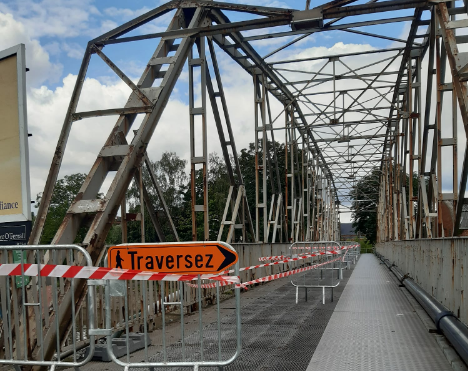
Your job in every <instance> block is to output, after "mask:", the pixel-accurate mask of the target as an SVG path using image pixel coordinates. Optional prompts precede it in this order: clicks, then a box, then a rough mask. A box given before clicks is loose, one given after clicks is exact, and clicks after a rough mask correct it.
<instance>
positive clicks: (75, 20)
mask: <svg viewBox="0 0 468 371" xmlns="http://www.w3.org/2000/svg"><path fill="white" fill-rule="evenodd" d="M91 3H92V1H91V0H67V1H66V0H42V1H40V2H36V1H32V0H21V1H17V2H11V3H10V5H7V4H5V3H0V11H1V12H4V13H10V14H13V15H14V16H15V19H17V20H18V21H20V22H21V23H22V24H24V26H25V28H26V29H27V31H28V32H29V34H30V35H33V36H34V38H40V37H43V36H49V37H60V38H64V37H75V36H79V35H82V34H88V32H89V29H90V24H89V21H90V14H93V15H96V14H99V11H98V10H97V9H96V7H94V6H92V5H91Z"/></svg>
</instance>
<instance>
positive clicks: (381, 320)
mask: <svg viewBox="0 0 468 371" xmlns="http://www.w3.org/2000/svg"><path fill="white" fill-rule="evenodd" d="M392 276H393V275H392V273H391V272H389V270H388V269H387V268H386V266H385V265H383V264H380V262H379V260H378V259H377V258H376V257H375V256H374V255H371V254H363V255H361V258H360V259H359V262H358V264H357V265H356V268H355V269H354V271H353V273H352V275H351V278H350V279H349V281H348V283H347V285H346V287H345V289H344V291H343V293H342V295H341V298H340V300H339V302H338V304H337V306H336V308H335V311H334V312H333V315H332V317H331V319H330V321H329V323H328V325H327V327H326V329H325V332H324V334H323V336H322V338H321V340H320V342H319V345H318V346H317V349H316V350H315V352H314V355H313V357H312V360H311V361H310V364H309V366H308V367H307V371H316V370H334V371H335V370H336V371H338V370H339V371H351V370H369V371H370V370H385V371H391V370H398V371H403V370H404V371H417V370H418V371H419V370H421V371H428V370H437V371H444V370H447V371H449V370H452V367H451V366H450V365H449V363H448V361H447V359H446V358H445V356H444V354H443V352H442V350H441V349H440V347H439V346H438V344H437V343H436V340H435V338H434V335H433V334H431V333H429V331H428V330H427V329H426V328H425V326H424V325H423V323H422V321H421V320H420V318H419V317H418V315H417V314H416V312H415V311H414V309H413V307H412V306H411V304H410V303H409V301H408V299H407V298H406V296H405V295H404V293H403V292H402V288H400V287H399V286H398V284H397V282H395V279H394V277H392Z"/></svg>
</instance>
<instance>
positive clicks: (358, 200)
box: [350, 167, 419, 244]
mask: <svg viewBox="0 0 468 371" xmlns="http://www.w3.org/2000/svg"><path fill="white" fill-rule="evenodd" d="M380 174H381V171H380V169H379V168H377V167H376V168H374V169H372V171H370V172H369V173H368V174H367V175H365V176H364V177H362V178H361V179H360V180H359V181H358V182H357V183H356V185H355V186H354V187H353V189H352V191H351V193H350V195H351V199H352V200H353V201H352V204H351V210H352V217H353V227H354V230H355V231H356V232H360V233H362V234H363V235H364V236H366V238H367V240H368V241H369V242H370V243H372V244H375V242H376V239H377V207H378V205H379V186H380ZM400 178H401V180H402V181H403V183H402V186H404V187H405V192H406V208H407V209H408V206H409V174H403V173H401V177H400ZM418 187H419V181H418V177H417V174H416V173H413V195H416V194H418ZM415 208H416V205H415ZM414 212H415V213H416V209H415V210H414Z"/></svg>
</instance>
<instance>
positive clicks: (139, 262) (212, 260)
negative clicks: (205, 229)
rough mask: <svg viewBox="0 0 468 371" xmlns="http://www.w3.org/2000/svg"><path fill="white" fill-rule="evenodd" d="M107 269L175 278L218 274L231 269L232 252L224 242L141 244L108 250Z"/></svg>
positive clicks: (233, 262)
mask: <svg viewBox="0 0 468 371" xmlns="http://www.w3.org/2000/svg"><path fill="white" fill-rule="evenodd" d="M107 259H108V267H110V268H122V269H133V270H139V271H151V272H159V273H175V274H185V273H186V274H207V273H220V272H223V271H224V270H226V269H227V268H229V267H230V266H232V265H234V264H235V263H236V262H237V260H238V256H237V253H236V251H235V250H234V249H233V248H232V247H231V246H229V245H228V244H227V243H224V242H173V243H154V244H151V243H141V244H124V245H118V246H112V247H110V248H109V250H108V252H107Z"/></svg>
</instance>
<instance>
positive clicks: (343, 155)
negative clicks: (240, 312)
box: [30, 0, 468, 355]
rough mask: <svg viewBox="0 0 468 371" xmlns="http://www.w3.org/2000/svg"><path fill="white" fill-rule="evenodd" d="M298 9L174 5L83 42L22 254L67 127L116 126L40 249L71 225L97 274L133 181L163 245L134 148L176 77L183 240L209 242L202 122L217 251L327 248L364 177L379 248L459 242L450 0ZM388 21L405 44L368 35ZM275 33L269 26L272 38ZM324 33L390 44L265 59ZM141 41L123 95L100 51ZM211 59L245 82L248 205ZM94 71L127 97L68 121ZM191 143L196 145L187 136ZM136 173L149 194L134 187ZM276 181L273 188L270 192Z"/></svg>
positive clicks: (143, 140)
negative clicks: (374, 199)
mask: <svg viewBox="0 0 468 371" xmlns="http://www.w3.org/2000/svg"><path fill="white" fill-rule="evenodd" d="M297 3H298V5H299V3H300V2H297ZM311 3H312V5H313V2H310V0H308V1H307V2H304V4H301V5H302V8H301V9H298V10H295V9H284V8H272V7H262V6H256V5H246V4H233V3H226V2H218V1H208V0H205V1H203V0H198V1H197V0H191V1H190V0H173V1H169V2H167V3H166V4H164V5H161V6H159V7H158V8H155V9H153V10H151V11H149V12H147V13H145V14H143V15H141V16H139V17H137V18H135V19H133V20H131V21H129V22H127V23H125V24H123V25H121V26H119V27H117V28H116V29H114V30H112V31H109V32H107V33H105V34H104V35H102V36H99V37H97V38H95V39H93V40H91V41H90V42H89V43H88V46H87V48H86V51H85V54H84V57H83V61H82V63H81V67H80V70H79V73H78V77H77V80H76V85H75V88H74V90H73V94H72V97H71V100H70V105H69V107H68V110H67V113H66V117H65V119H64V123H63V126H62V130H61V132H60V137H59V140H58V144H57V147H56V150H55V153H54V157H53V160H52V165H51V167H50V171H49V174H48V178H47V183H46V186H45V189H44V192H43V196H42V201H41V204H40V207H39V210H38V213H37V218H36V222H35V225H34V227H33V231H32V234H31V238H30V244H38V243H39V241H40V237H41V233H42V230H43V227H44V223H45V220H46V217H47V212H48V208H49V205H50V202H51V199H52V194H53V190H54V185H55V183H56V181H57V177H58V174H59V170H60V167H61V163H62V160H63V157H64V154H65V151H66V147H67V142H68V139H69V136H70V132H71V129H72V126H75V125H80V123H79V122H78V121H79V120H85V119H87V118H91V117H101V116H115V117H116V122H115V125H114V126H113V128H112V130H111V131H110V132H109V135H108V137H107V138H103V145H102V149H101V150H100V151H99V153H97V154H96V160H95V162H94V164H93V165H92V167H91V169H90V170H89V173H88V175H87V177H86V180H85V182H84V184H83V185H82V187H81V189H80V191H79V193H78V195H77V196H76V198H75V200H74V201H73V203H72V205H71V206H70V208H69V209H68V212H67V214H66V216H65V218H64V220H63V222H62V224H61V225H60V228H59V229H58V232H57V233H56V235H55V237H54V239H53V241H52V244H53V245H59V244H70V243H73V242H74V241H75V239H76V236H77V233H78V231H79V230H80V228H86V230H87V232H86V236H85V237H84V240H83V241H81V243H82V246H84V247H85V248H86V250H87V251H88V252H89V254H90V255H91V258H92V260H93V263H94V264H97V263H98V262H100V261H101V259H102V257H103V254H104V253H105V248H104V247H105V246H104V245H105V240H106V236H107V234H108V232H109V230H110V228H111V226H112V224H113V223H114V221H115V219H116V216H117V215H118V214H119V215H121V218H122V225H123V230H124V236H123V240H124V241H125V238H126V235H125V223H126V201H125V195H126V192H127V190H128V188H129V186H130V183H131V182H132V180H135V181H136V182H137V184H139V189H140V198H141V204H146V206H147V210H148V213H149V215H147V216H146V218H147V219H149V220H150V222H151V223H152V224H153V226H154V228H155V229H156V231H157V233H158V236H159V239H160V240H161V241H164V239H165V237H164V235H163V233H162V230H161V227H160V220H159V218H161V212H160V211H159V212H158V211H156V210H154V207H153V205H152V204H151V199H150V197H149V189H150V188H151V189H155V190H156V192H157V194H158V197H159V199H160V204H161V205H162V209H163V210H162V211H163V212H164V216H163V217H164V218H167V219H168V220H169V221H170V224H171V226H172V228H173V231H174V235H175V236H177V227H176V226H175V225H174V223H173V222H172V219H171V215H170V213H169V210H168V207H167V206H166V203H165V201H164V198H163V194H162V191H161V187H160V186H159V184H158V179H157V177H156V175H155V174H154V172H153V169H152V167H151V166H150V161H149V155H150V154H149V153H148V152H147V147H148V143H149V142H150V141H151V140H153V141H157V140H158V138H157V136H156V135H155V132H156V130H157V127H158V124H159V122H160V118H161V116H162V114H163V112H164V110H165V107H166V105H167V103H168V101H169V100H170V98H171V94H173V90H174V86H175V84H176V82H177V81H178V79H179V77H180V75H181V73H182V71H183V70H184V68H186V66H188V71H189V106H190V109H189V112H187V115H189V116H190V138H187V141H189V143H190V166H191V190H192V191H191V192H192V231H193V233H192V235H193V240H200V241H203V240H207V239H208V238H209V218H208V215H209V214H208V192H209V189H208V183H207V172H208V153H207V117H208V116H210V117H211V114H212V115H213V117H214V121H215V124H216V128H217V132H218V135H219V143H220V145H221V148H222V154H223V158H224V160H225V163H226V167H227V170H228V176H229V181H230V190H229V194H227V195H226V197H227V201H226V208H225V212H224V217H223V219H222V221H221V222H220V224H219V239H221V237H222V236H223V233H224V234H225V230H226V229H227V230H228V234H227V239H226V242H231V241H233V240H234V238H235V236H236V233H237V235H238V236H239V235H242V236H243V241H251V242H257V243H265V244H267V243H275V242H281V241H293V242H294V241H326V240H339V239H340V236H339V234H340V233H339V223H340V213H343V212H346V211H347V210H348V208H349V205H350V204H351V202H353V200H352V198H351V196H350V192H351V190H352V189H353V186H354V185H355V184H356V183H357V182H359V180H360V179H362V177H364V176H366V175H367V174H368V173H369V172H370V171H378V172H379V174H380V181H379V182H378V183H376V184H375V187H374V192H376V193H378V194H379V195H380V198H379V200H380V201H379V204H378V205H375V210H374V212H375V211H377V215H378V241H379V242H386V241H397V240H412V239H414V240H420V239H423V238H436V237H456V236H460V235H462V234H463V231H464V229H465V228H464V226H465V224H464V222H463V215H464V207H465V206H464V205H465V190H466V186H467V178H468V157H467V156H468V151H466V143H467V142H466V136H467V135H468V112H467V109H468V95H467V84H466V80H467V79H468V54H467V53H465V52H462V51H461V50H462V49H463V47H464V45H463V44H465V43H468V34H467V33H466V29H467V28H468V20H467V19H466V18H467V17H466V15H467V5H466V3H465V1H463V2H462V1H457V2H455V1H441V0H432V1H428V0H390V1H379V0H369V1H367V0H365V1H361V0H334V1H331V2H328V3H326V4H323V5H320V6H318V7H312V6H311ZM402 10H406V11H405V12H402ZM168 13H170V14H172V15H173V17H172V18H171V19H170V22H169V23H168V25H167V30H166V31H164V32H157V33H151V34H141V33H134V32H132V31H134V30H136V29H138V28H140V27H142V26H144V25H145V24H147V23H149V22H151V21H153V20H155V19H157V18H158V17H161V16H163V15H165V14H168ZM240 13H242V15H245V18H244V19H248V20H242V21H231V20H230V17H231V18H235V19H238V18H239V14H240ZM402 14H406V15H402ZM392 24H404V25H406V26H407V28H406V30H407V34H405V35H404V36H402V35H398V34H380V33H379V29H381V28H379V26H382V25H392ZM280 26H283V28H281V31H278V28H279V27H280ZM284 26H286V27H284ZM397 29H400V28H399V27H398V28H397ZM246 31H249V32H246ZM330 31H336V32H342V33H347V34H354V35H358V36H359V37H363V38H365V39H366V40H367V39H368V40H369V44H372V43H373V42H374V41H379V43H378V44H382V43H381V42H380V41H381V40H384V41H387V42H388V43H387V44H391V45H392V46H391V47H387V48H377V47H369V48H368V49H367V50H364V51H359V52H355V53H352V52H350V53H346V54H331V55H320V56H313V57H307V56H305V57H303V58H291V59H284V60H280V59H278V58H277V55H278V53H280V52H282V51H285V50H286V51H287V50H288V48H290V47H292V46H296V45H297V43H299V42H300V41H301V40H304V39H306V38H307V37H311V36H312V35H315V34H318V33H327V32H330ZM150 39H154V40H156V41H157V47H156V49H155V50H154V53H153V54H152V56H151V58H150V59H149V61H148V64H147V66H146V68H145V69H144V71H143V74H142V75H141V77H140V79H139V80H138V82H137V83H134V82H133V81H132V80H131V79H130V78H129V77H128V76H127V75H126V74H125V73H124V72H123V71H122V70H121V69H120V68H119V66H118V63H116V62H115V61H112V60H111V58H110V57H109V56H108V55H107V54H106V49H107V48H108V47H109V46H111V45H112V46H113V51H114V52H115V51H116V50H118V48H119V47H123V46H124V45H122V44H129V43H136V42H138V41H141V40H150ZM272 39H280V40H286V41H284V44H282V45H281V46H280V47H278V48H277V49H276V50H274V51H272V52H270V53H269V54H268V55H260V54H259V52H258V51H257V50H256V47H255V45H258V42H261V41H262V40H272ZM222 53H223V54H225V55H226V54H227V56H229V57H230V58H232V60H233V61H234V62H235V63H237V64H238V65H239V66H240V67H242V68H243V70H245V73H246V74H249V75H251V76H252V84H253V89H254V96H253V97H252V106H253V107H254V108H255V120H254V122H252V140H253V141H254V143H255V159H256V162H255V175H256V178H255V179H256V182H255V200H256V201H255V204H254V205H253V204H252V205H249V204H248V202H247V196H246V189H245V188H246V187H245V185H244V181H243V176H242V173H241V169H240V166H239V158H238V152H237V148H236V143H235V138H234V135H233V126H235V124H236V123H235V122H232V121H231V118H230V115H229V110H230V102H229V100H228V99H227V98H226V95H225V91H224V89H223V73H222V68H220V66H219V56H220V54H222ZM224 57H225V56H224ZM94 59H97V60H100V61H103V62H104V63H105V64H106V65H107V66H108V67H109V68H110V69H111V70H112V71H113V72H114V73H115V74H116V75H117V76H118V77H119V78H120V79H121V80H122V81H123V82H124V83H125V84H126V85H128V87H129V88H130V89H131V91H132V92H131V94H130V96H129V97H128V100H127V103H126V104H125V106H123V107H118V108H113V109H105V108H103V109H101V110H95V111H87V112H79V111H77V107H78V104H79V101H80V94H81V92H82V88H83V84H84V82H85V78H86V74H87V70H88V67H89V65H90V63H92V61H93V60H94ZM278 102H279V104H280V106H281V107H282V109H281V112H280V113H279V114H277V113H273V111H272V109H271V106H272V105H273V104H278ZM137 117H138V118H140V119H141V118H142V120H141V124H139V126H138V127H137V128H134V122H136V121H137ZM140 119H139V120H140ZM133 129H135V130H133ZM463 129H464V130H463ZM199 132H200V133H201V135H197V133H199ZM156 133H157V132H156ZM279 138H280V139H279ZM283 139H284V141H285V145H286V146H287V151H286V152H287V155H286V173H281V172H280V170H279V166H278V158H277V157H278V151H277V148H276V144H275V143H276V142H275V141H277V140H279V141H283ZM462 159H463V160H462ZM459 164H461V166H460V165H459ZM144 167H146V168H147V170H148V171H149V173H150V178H151V184H144V182H143V181H142V171H143V168H144ZM452 168H453V170H452ZM199 169H202V171H203V174H204V176H203V177H202V179H201V180H199V179H198V178H197V177H196V171H197V170H199ZM447 169H449V170H450V171H448V172H447ZM267 173H268V174H269V176H268V177H267ZM413 174H414V176H413ZM105 179H111V185H110V187H109V188H108V189H107V190H106V191H105V192H104V196H103V197H102V198H99V197H98V192H99V191H100V190H101V187H102V185H103V183H104V180H105ZM280 179H286V186H285V187H282V185H281V184H282V183H281V181H280ZM267 182H270V184H271V189H272V193H273V196H272V197H271V198H267ZM414 182H417V184H418V185H417V187H415V186H414V184H413V183H414ZM196 189H203V202H200V201H199V202H198V203H197V202H196V197H195V196H196ZM359 201H360V200H354V202H359ZM364 201H365V200H364ZM199 214H202V215H203V234H201V233H197V229H199V228H197V223H196V220H197V217H196V216H197V215H199ZM260 222H261V223H260ZM143 223H144V216H142V224H143ZM143 238H144V237H143ZM387 243H393V242H387ZM84 292H85V289H84V285H75V286H74V287H73V289H72V288H71V287H64V293H63V297H64V298H66V297H67V295H68V296H69V295H72V293H73V294H74V295H75V297H76V298H79V297H80V295H81V297H82V296H83V295H84V294H83V293H84ZM61 310H62V312H61V313H58V318H59V322H58V326H59V327H60V329H61V330H62V329H66V328H67V326H68V325H69V317H70V313H71V312H70V308H69V307H63V308H61ZM45 339H46V341H47V342H48V343H46V344H44V347H45V348H44V349H45V351H46V354H49V355H50V352H51V351H50V350H49V349H52V347H53V342H54V340H53V335H50V336H49V337H46V338H45Z"/></svg>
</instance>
